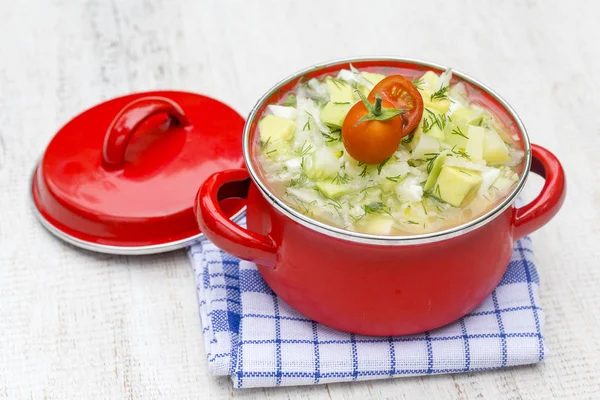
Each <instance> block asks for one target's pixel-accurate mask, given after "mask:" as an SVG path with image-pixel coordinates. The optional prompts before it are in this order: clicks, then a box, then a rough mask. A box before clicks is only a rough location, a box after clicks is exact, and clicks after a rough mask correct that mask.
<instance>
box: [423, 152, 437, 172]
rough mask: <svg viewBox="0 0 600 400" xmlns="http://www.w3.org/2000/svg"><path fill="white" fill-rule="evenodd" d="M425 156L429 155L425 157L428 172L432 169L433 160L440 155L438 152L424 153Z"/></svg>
mask: <svg viewBox="0 0 600 400" xmlns="http://www.w3.org/2000/svg"><path fill="white" fill-rule="evenodd" d="M425 155H426V156H431V157H429V158H427V159H426V161H427V173H428V174H430V173H431V170H432V169H433V163H435V160H436V159H437V158H438V157H439V156H440V153H426V154H425Z"/></svg>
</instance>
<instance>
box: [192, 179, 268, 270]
mask: <svg viewBox="0 0 600 400" xmlns="http://www.w3.org/2000/svg"><path fill="white" fill-rule="evenodd" d="M249 179H250V176H249V175H248V171H247V170H245V169H231V170H226V171H221V172H216V173H214V174H213V175H211V176H210V177H208V179H207V180H206V181H205V182H204V183H203V184H202V186H201V187H200V190H198V194H197V195H196V206H195V208H194V211H195V213H196V219H197V220H198V225H199V226H200V230H201V231H202V233H203V234H204V235H205V236H206V237H207V238H208V239H209V240H210V241H211V242H213V243H214V244H215V245H216V246H217V247H219V248H220V249H222V250H223V251H225V252H227V253H229V254H231V255H233V256H235V257H237V258H241V259H243V260H247V261H252V262H254V263H256V264H259V265H264V266H269V267H274V266H275V261H276V258H277V247H276V245H275V242H274V241H273V240H272V239H271V238H270V237H269V236H265V235H261V234H258V233H256V232H252V231H249V230H248V229H245V228H242V227H241V226H239V225H237V224H236V223H235V222H233V221H231V219H229V217H227V215H225V214H224V213H223V211H222V210H221V207H220V206H219V200H223V199H224V198H229V197H237V198H240V197H244V196H245V193H241V192H242V191H244V192H245V190H237V189H236V188H240V187H243V186H244V185H237V186H236V185H235V183H238V184H241V183H243V182H244V181H249ZM232 188H233V189H232ZM221 189H223V191H221ZM220 191H221V193H220Z"/></svg>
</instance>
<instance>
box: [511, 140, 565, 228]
mask: <svg viewBox="0 0 600 400" xmlns="http://www.w3.org/2000/svg"><path fill="white" fill-rule="evenodd" d="M531 155H532V163H531V172H534V173H536V174H538V175H540V176H541V177H542V178H544V179H546V183H545V184H544V187H543V188H542V190H541V192H540V194H538V196H537V197H536V198H535V199H534V200H533V201H532V202H530V203H529V204H527V205H525V206H523V207H520V208H516V209H515V210H514V213H513V225H514V227H515V228H514V238H515V239H520V238H522V237H523V236H526V235H529V234H530V233H532V232H534V231H535V230H537V229H539V228H541V227H542V226H544V225H545V224H546V223H548V222H549V221H550V220H551V219H552V217H554V215H556V213H557V212H558V210H559V209H560V207H561V206H562V204H563V202H564V200H565V195H566V191H567V188H566V183H565V173H564V171H563V168H562V165H561V164H560V161H558V158H556V156H555V155H554V154H552V153H551V152H550V151H548V150H546V149H545V148H543V147H541V146H538V145H535V144H532V145H531Z"/></svg>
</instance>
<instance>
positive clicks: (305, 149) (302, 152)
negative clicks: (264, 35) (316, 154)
mask: <svg viewBox="0 0 600 400" xmlns="http://www.w3.org/2000/svg"><path fill="white" fill-rule="evenodd" d="M312 148H313V146H312V144H309V145H308V146H307V145H306V142H304V144H303V145H302V148H301V149H300V157H304V156H305V155H307V154H308V153H309V152H310V151H311V150H312Z"/></svg>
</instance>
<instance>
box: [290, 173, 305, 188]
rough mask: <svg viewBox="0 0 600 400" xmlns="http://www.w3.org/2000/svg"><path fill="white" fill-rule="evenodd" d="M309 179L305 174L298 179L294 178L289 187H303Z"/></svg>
mask: <svg viewBox="0 0 600 400" xmlns="http://www.w3.org/2000/svg"><path fill="white" fill-rule="evenodd" d="M307 180H308V177H307V176H306V175H305V174H300V176H298V177H297V178H294V179H292V180H291V181H290V183H289V185H288V187H298V186H302V185H304V184H305V183H306V181H307Z"/></svg>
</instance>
